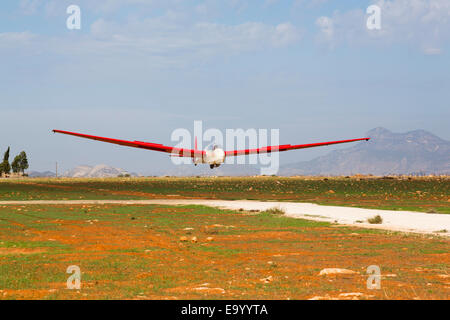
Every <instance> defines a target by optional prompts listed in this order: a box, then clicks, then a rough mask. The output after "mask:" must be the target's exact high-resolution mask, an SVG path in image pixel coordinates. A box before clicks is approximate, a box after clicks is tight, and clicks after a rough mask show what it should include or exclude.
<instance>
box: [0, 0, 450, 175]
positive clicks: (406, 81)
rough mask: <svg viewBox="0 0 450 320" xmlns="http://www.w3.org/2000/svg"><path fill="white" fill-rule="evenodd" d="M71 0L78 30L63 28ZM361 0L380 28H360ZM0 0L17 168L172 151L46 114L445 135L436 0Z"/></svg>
mask: <svg viewBox="0 0 450 320" xmlns="http://www.w3.org/2000/svg"><path fill="white" fill-rule="evenodd" d="M70 5H77V6H79V8H80V10H81V29H79V30H78V29H74V30H70V29H68V28H67V24H66V22H67V19H68V18H69V16H70V14H68V13H67V8H68V7H69V6H70ZM370 5H377V6H378V7H379V8H380V10H381V11H380V13H381V16H380V17H381V24H380V29H375V30H369V29H368V28H367V19H368V18H369V16H370V14H368V13H367V12H366V9H367V8H368V7H369V6H370ZM0 9H1V10H0V59H1V63H0V75H1V77H0V111H1V114H2V117H1V118H2V120H3V121H2V123H1V124H0V152H4V149H6V148H7V147H8V146H11V154H12V155H15V154H18V153H19V152H20V151H22V150H25V151H26V152H27V153H28V155H29V160H30V170H36V171H45V170H54V167H55V162H58V164H59V167H60V170H61V171H64V170H67V169H71V168H73V167H74V166H76V165H81V164H88V165H96V164H100V163H106V164H108V165H112V166H116V167H122V168H124V169H126V170H129V171H134V172H139V173H142V174H152V173H154V172H156V171H157V170H165V169H170V168H171V167H172V166H173V164H172V163H171V161H170V160H169V159H168V156H167V155H166V154H159V153H155V152H150V151H144V150H135V149H130V148H125V147H120V146H115V145H109V144H103V143H100V142H95V141H87V140H82V139H77V138H74V137H69V136H62V135H55V134H53V133H51V130H52V129H62V130H68V131H76V132H83V133H87V134H94V135H100V136H106V137H112V138H121V139H127V140H139V141H149V142H156V143H163V144H167V145H175V144H176V142H174V141H171V134H172V132H173V131H174V130H175V129H177V128H186V129H188V130H191V131H192V130H193V125H194V121H195V120H201V121H203V126H204V128H205V129H207V128H218V129H220V130H225V129H237V128H243V129H250V128H256V129H259V128H263V129H268V130H270V129H279V130H280V143H281V144H300V143H311V142H321V141H328V140H337V139H350V138H360V137H364V136H365V133H366V132H367V131H369V130H371V129H373V128H375V127H379V126H382V127H385V128H387V129H389V130H391V131H394V132H406V131H412V130H416V129H425V130H428V131H430V132H432V133H434V134H436V135H438V136H440V137H441V138H443V139H446V140H450V126H449V119H450V102H449V101H450V72H449V71H450V53H449V52H450V1H448V0H428V1H426V0H367V1H364V0H358V1H356V0H347V1H341V0H260V1H257V0H220V1H219V0H200V1H193V0H192V1H191V0H184V1H183V0H103V1H89V0H78V1H76V0H70V1H65V0H47V1H45V0H18V1H11V0H7V1H2V2H1V4H0ZM337 148H339V147H325V148H316V149H310V150H301V151H293V152H289V153H283V154H282V155H281V156H280V161H281V163H282V164H283V163H293V162H298V161H303V160H310V159H312V158H314V157H316V156H319V155H323V154H326V153H328V152H330V150H334V149H337Z"/></svg>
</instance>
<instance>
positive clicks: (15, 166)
mask: <svg viewBox="0 0 450 320" xmlns="http://www.w3.org/2000/svg"><path fill="white" fill-rule="evenodd" d="M11 168H12V171H13V172H14V173H18V172H20V156H19V155H17V156H16V157H15V158H14V161H13V162H12V163H11Z"/></svg>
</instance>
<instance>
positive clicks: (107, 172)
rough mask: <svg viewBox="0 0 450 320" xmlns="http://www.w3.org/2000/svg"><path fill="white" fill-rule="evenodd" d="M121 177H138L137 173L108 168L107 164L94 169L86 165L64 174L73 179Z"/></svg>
mask: <svg viewBox="0 0 450 320" xmlns="http://www.w3.org/2000/svg"><path fill="white" fill-rule="evenodd" d="M119 175H130V176H137V174H135V173H129V172H128V171H126V170H123V169H120V168H114V167H111V166H107V165H106V164H99V165H96V166H94V167H92V166H86V165H83V166H78V167H75V168H73V169H72V170H69V171H66V172H65V173H64V174H63V176H64V177H71V178H107V177H117V176H119Z"/></svg>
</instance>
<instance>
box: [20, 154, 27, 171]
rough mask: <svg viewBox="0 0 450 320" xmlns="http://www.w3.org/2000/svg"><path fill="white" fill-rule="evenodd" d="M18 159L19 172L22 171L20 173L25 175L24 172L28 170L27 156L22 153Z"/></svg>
mask: <svg viewBox="0 0 450 320" xmlns="http://www.w3.org/2000/svg"><path fill="white" fill-rule="evenodd" d="M18 157H19V170H20V171H22V173H25V170H27V169H28V159H27V154H26V153H25V151H22V152H21V153H20V154H19V156H18Z"/></svg>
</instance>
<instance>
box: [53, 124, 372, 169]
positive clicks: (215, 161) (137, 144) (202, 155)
mask: <svg viewBox="0 0 450 320" xmlns="http://www.w3.org/2000/svg"><path fill="white" fill-rule="evenodd" d="M53 132H55V133H62V134H68V135H71V136H76V137H80V138H86V139H91V140H97V141H103V142H108V143H113V144H118V145H121V146H127V147H133V148H141V149H147V150H153V151H159V152H166V153H170V154H171V155H172V156H175V157H188V158H192V161H193V163H194V164H195V165H197V164H199V163H207V164H209V166H210V167H211V169H213V168H216V167H219V166H220V165H221V164H222V163H224V162H225V158H226V157H233V156H242V155H248V154H260V153H271V152H281V151H289V150H297V149H306V148H313V147H321V146H329V145H332V144H340V143H348V142H356V141H363V140H366V141H369V140H370V138H361V139H351V140H340V141H329V142H320V143H311V144H298V145H290V144H285V145H281V146H271V147H263V148H257V149H245V150H231V151H224V150H223V149H221V148H219V147H218V146H213V147H212V149H211V150H197V139H196V140H195V149H194V150H192V149H181V148H174V147H168V146H165V145H162V144H157V143H151V142H142V141H127V140H118V139H111V138H104V137H97V136H91V135H88V134H82V133H75V132H69V131H62V130H53Z"/></svg>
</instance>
